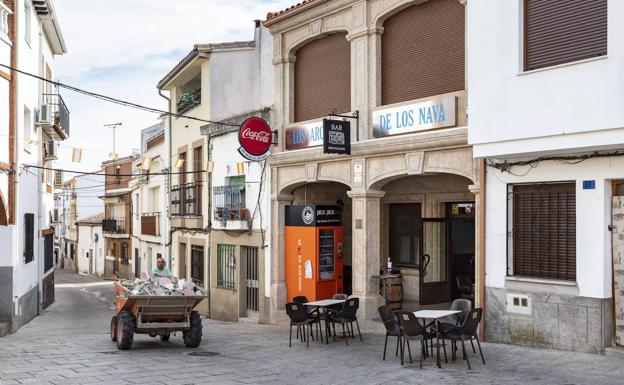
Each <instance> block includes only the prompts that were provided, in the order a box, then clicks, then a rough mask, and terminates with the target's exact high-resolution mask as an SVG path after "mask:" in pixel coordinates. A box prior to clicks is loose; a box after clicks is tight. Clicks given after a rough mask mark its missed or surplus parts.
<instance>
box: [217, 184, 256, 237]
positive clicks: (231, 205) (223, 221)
mask: <svg viewBox="0 0 624 385" xmlns="http://www.w3.org/2000/svg"><path fill="white" fill-rule="evenodd" d="M212 191H213V202H214V219H215V223H214V225H215V227H216V228H223V229H226V230H248V229H249V223H248V219H249V215H248V213H249V211H248V210H247V209H246V208H245V187H244V186H215V187H213V189H212Z"/></svg>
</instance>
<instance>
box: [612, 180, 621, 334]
mask: <svg viewBox="0 0 624 385" xmlns="http://www.w3.org/2000/svg"><path fill="white" fill-rule="evenodd" d="M611 203H612V204H611V227H610V229H611V245H612V247H613V251H612V253H613V254H612V256H613V307H614V309H613V310H614V312H613V314H614V318H615V322H614V328H615V344H616V345H620V346H623V345H624V181H620V182H614V183H613V198H612V202H611Z"/></svg>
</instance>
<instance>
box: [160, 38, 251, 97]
mask: <svg viewBox="0 0 624 385" xmlns="http://www.w3.org/2000/svg"><path fill="white" fill-rule="evenodd" d="M254 46H255V41H253V40H251V41H232V42H225V43H210V44H195V45H194V46H193V49H192V50H191V52H189V53H188V54H187V55H186V56H185V57H184V58H183V59H182V60H180V61H179V62H178V64H176V65H175V67H173V68H172V69H171V71H169V72H168V73H167V75H165V77H163V78H162V79H160V81H159V82H158V84H157V85H156V87H157V88H158V89H162V88H163V87H164V86H165V85H167V83H169V82H170V81H171V79H173V77H174V76H175V75H177V74H178V73H179V72H180V71H181V70H182V69H183V68H184V67H186V66H187V65H188V64H189V63H190V62H192V61H193V59H195V58H196V57H197V56H201V54H206V53H210V52H212V51H214V50H221V49H236V48H250V47H254Z"/></svg>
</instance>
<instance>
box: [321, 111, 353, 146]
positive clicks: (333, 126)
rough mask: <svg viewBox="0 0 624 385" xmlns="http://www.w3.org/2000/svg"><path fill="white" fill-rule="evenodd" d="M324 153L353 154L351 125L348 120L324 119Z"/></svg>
mask: <svg viewBox="0 0 624 385" xmlns="http://www.w3.org/2000/svg"><path fill="white" fill-rule="evenodd" d="M323 153H325V154H346V155H350V154H351V123H350V122H348V121H346V120H334V119H323Z"/></svg>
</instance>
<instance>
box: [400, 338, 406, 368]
mask: <svg viewBox="0 0 624 385" xmlns="http://www.w3.org/2000/svg"><path fill="white" fill-rule="evenodd" d="M399 345H401V366H403V356H404V355H405V344H404V343H403V337H402V336H401V335H399Z"/></svg>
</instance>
